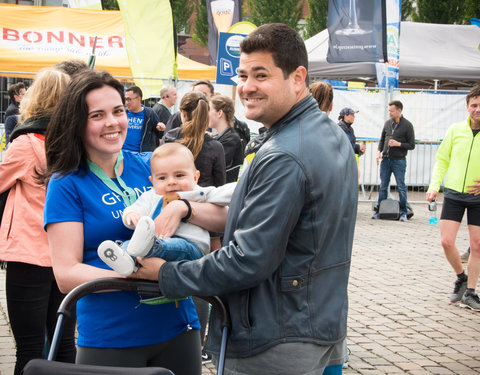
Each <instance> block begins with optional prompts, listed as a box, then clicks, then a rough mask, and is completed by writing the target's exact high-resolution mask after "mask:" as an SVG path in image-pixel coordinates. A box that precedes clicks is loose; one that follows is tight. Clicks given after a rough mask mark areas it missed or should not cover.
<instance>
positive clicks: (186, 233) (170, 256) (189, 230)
mask: <svg viewBox="0 0 480 375" xmlns="http://www.w3.org/2000/svg"><path fill="white" fill-rule="evenodd" d="M150 170H151V174H152V175H151V176H150V181H151V182H152V185H153V189H150V190H148V191H146V192H145V193H143V194H142V195H141V196H140V197H139V198H138V200H137V201H136V202H135V203H134V204H132V205H131V206H128V207H127V208H125V210H124V211H123V215H122V220H123V223H124V225H125V226H127V227H128V228H131V229H133V228H135V231H134V232H133V235H132V238H131V239H130V240H129V241H125V242H123V243H121V242H114V241H110V240H108V241H103V242H102V243H101V244H100V246H98V250H97V252H98V256H99V257H100V259H102V260H103V261H104V262H105V263H106V264H107V265H108V266H109V267H110V268H112V269H113V270H114V271H116V272H118V273H119V274H121V275H123V276H128V275H130V274H131V273H133V272H135V271H136V270H137V267H136V263H135V260H136V259H135V257H159V258H163V259H165V260H167V261H175V260H177V261H178V260H193V259H198V258H201V257H202V256H203V255H205V254H207V253H209V252H210V235H209V233H208V232H207V231H206V230H205V229H203V228H200V227H198V226H196V225H193V224H190V223H188V222H187V221H186V220H182V222H181V223H180V226H179V228H178V230H177V232H176V233H175V235H174V236H173V237H171V238H159V237H156V236H155V224H154V222H153V219H155V218H156V217H157V216H158V214H159V213H160V212H161V210H162V208H163V207H165V206H166V205H167V204H168V203H169V202H171V201H172V200H177V199H181V200H183V201H184V202H185V204H187V206H188V208H189V211H188V214H187V218H190V217H193V216H194V212H193V211H192V208H191V206H190V204H189V203H188V201H189V200H190V201H195V202H210V203H214V204H217V205H220V206H226V205H228V204H229V203H230V200H231V197H232V194H233V190H234V189H235V186H236V183H230V184H227V185H223V186H220V187H218V188H215V187H211V186H210V187H205V188H201V187H199V186H198V185H197V181H198V177H199V176H200V172H199V171H197V170H196V169H195V163H194V159H193V155H192V153H191V152H190V150H189V149H188V148H187V147H185V146H183V145H181V144H180V143H166V144H163V145H161V146H159V147H157V148H156V149H155V151H154V152H153V154H152V158H151V160H150Z"/></svg>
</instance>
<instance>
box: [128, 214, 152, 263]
mask: <svg viewBox="0 0 480 375" xmlns="http://www.w3.org/2000/svg"><path fill="white" fill-rule="evenodd" d="M154 242H155V223H154V222H153V220H152V218H151V217H150V216H142V217H141V218H140V220H138V223H137V226H136V227H135V231H134V232H133V235H132V238H131V239H130V242H129V243H128V247H127V253H128V254H129V255H131V256H133V257H144V256H145V255H147V254H148V252H149V251H150V249H151V248H152V246H153V244H154Z"/></svg>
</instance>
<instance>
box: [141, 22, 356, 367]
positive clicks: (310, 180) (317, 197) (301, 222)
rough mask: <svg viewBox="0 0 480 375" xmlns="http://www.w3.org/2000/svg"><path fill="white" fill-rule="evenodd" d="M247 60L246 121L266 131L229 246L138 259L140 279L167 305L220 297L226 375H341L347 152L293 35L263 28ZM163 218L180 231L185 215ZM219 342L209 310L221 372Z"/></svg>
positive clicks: (229, 225)
mask: <svg viewBox="0 0 480 375" xmlns="http://www.w3.org/2000/svg"><path fill="white" fill-rule="evenodd" d="M240 51H241V54H240V64H239V69H238V73H239V82H238V86H237V93H238V96H239V98H240V99H241V100H242V102H243V104H244V106H245V116H246V118H247V119H250V120H254V121H258V122H261V123H262V124H263V125H264V126H265V127H266V128H267V129H268V130H267V131H266V133H265V134H266V136H265V138H263V144H262V146H261V147H260V149H259V150H258V151H257V153H256V155H255V157H254V158H253V160H252V162H251V163H250V165H249V166H248V168H247V170H246V171H245V172H244V173H243V174H242V176H241V177H240V180H239V182H238V184H237V187H236V189H235V192H234V194H233V197H232V202H231V204H230V208H229V211H228V218H227V222H226V227H225V234H224V239H223V247H222V248H221V249H219V250H217V251H215V252H213V253H210V254H208V255H206V256H205V257H203V258H202V259H201V260H194V261H187V262H165V261H163V260H162V259H159V258H150V259H143V260H140V262H141V263H142V266H143V267H141V268H140V269H139V271H138V272H137V274H136V275H135V276H136V277H139V278H145V279H151V280H158V284H159V288H160V290H161V292H162V293H163V295H165V296H167V297H181V296H189V295H218V296H220V298H221V299H222V300H223V302H224V303H225V304H226V307H227V310H228V312H229V313H230V318H231V329H230V336H229V341H228V345H227V349H226V350H227V357H226V360H225V373H228V374H235V373H236V374H257V373H259V372H261V373H262V374H263V375H286V374H288V375H290V374H296V375H305V374H322V373H323V372H324V369H325V367H327V366H336V367H337V372H336V373H341V366H342V362H343V361H345V359H346V357H347V355H348V353H347V349H346V341H345V340H346V329H347V312H348V297H347V286H348V276H349V270H350V260H351V253H352V244H353V232H354V226H355V219H356V212H357V201H358V187H357V168H356V164H355V159H354V157H353V151H352V147H351V145H350V143H349V142H348V140H347V138H346V137H345V135H344V134H343V132H342V130H341V129H340V128H339V127H338V126H336V124H335V123H334V122H333V121H331V120H330V119H329V118H328V117H327V115H326V114H325V113H324V112H321V111H320V110H319V108H318V104H317V102H316V101H315V99H313V98H312V96H311V95H310V94H309V91H308V84H307V70H308V54H307V51H306V48H305V44H304V42H303V40H302V38H301V36H300V35H299V34H298V33H297V32H296V31H295V30H293V29H291V28H290V27H288V26H286V25H283V24H266V25H262V26H260V27H258V28H257V29H256V30H254V31H252V32H251V33H250V34H249V35H248V36H246V37H245V38H244V39H243V41H242V42H241V44H240ZM194 203H195V202H192V203H191V204H192V205H193V204H194ZM167 209H168V206H167ZM162 215H163V219H162V220H168V219H173V218H174V217H176V218H177V219H176V220H175V221H176V222H178V221H179V220H180V218H181V217H187V215H188V207H187V205H186V204H182V202H179V203H178V204H177V205H176V206H173V207H171V208H170V209H168V211H167V210H165V211H162V213H161V214H160V216H162ZM201 219H202V218H201V217H200V215H198V216H196V217H195V218H194V221H195V223H197V224H199V223H200V222H201V221H202V220H201ZM190 220H191V219H190ZM203 220H205V221H206V222H207V221H211V220H213V219H212V218H205V217H204V218H203ZM168 221H169V220H168ZM159 224H160V223H159ZM162 227H163V228H159V230H160V231H162V230H165V229H166V228H165V226H162ZM172 227H174V225H173V226H172ZM172 229H173V228H172ZM166 232H167V235H168V234H171V232H172V230H168V231H166ZM221 339H222V327H221V321H220V316H219V314H218V312H217V311H215V309H213V310H212V316H211V318H210V325H209V334H208V338H207V344H206V350H207V352H211V353H212V356H213V361H214V362H217V363H218V355H219V348H220V343H221ZM259 369H261V370H260V371H259Z"/></svg>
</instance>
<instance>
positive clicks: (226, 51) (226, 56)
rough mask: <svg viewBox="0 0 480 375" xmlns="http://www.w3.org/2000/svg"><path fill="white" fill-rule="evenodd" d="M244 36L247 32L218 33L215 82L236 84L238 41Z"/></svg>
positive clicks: (238, 57)
mask: <svg viewBox="0 0 480 375" xmlns="http://www.w3.org/2000/svg"><path fill="white" fill-rule="evenodd" d="M246 36H247V34H231V33H223V32H222V33H220V36H219V38H218V54H217V56H218V58H217V79H216V83H220V84H223V85H231V86H236V85H237V82H238V64H239V60H240V43H241V42H242V40H243V38H245V37H246Z"/></svg>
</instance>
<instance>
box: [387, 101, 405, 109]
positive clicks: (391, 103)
mask: <svg viewBox="0 0 480 375" xmlns="http://www.w3.org/2000/svg"><path fill="white" fill-rule="evenodd" d="M388 105H389V106H391V105H394V106H395V107H397V108H398V109H401V110H402V111H403V104H402V102H401V101H400V100H392V101H391V102H390V103H388Z"/></svg>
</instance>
